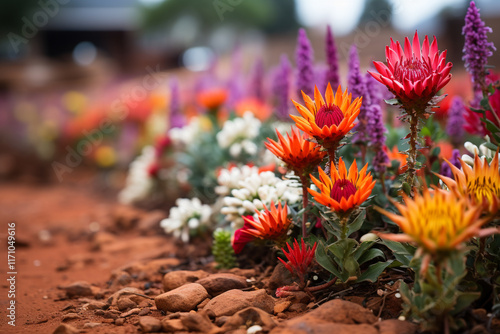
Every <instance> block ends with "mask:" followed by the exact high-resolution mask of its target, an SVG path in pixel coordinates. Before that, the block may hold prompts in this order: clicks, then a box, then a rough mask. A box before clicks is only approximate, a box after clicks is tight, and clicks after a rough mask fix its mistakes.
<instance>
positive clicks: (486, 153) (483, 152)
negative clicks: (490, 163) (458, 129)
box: [462, 136, 500, 166]
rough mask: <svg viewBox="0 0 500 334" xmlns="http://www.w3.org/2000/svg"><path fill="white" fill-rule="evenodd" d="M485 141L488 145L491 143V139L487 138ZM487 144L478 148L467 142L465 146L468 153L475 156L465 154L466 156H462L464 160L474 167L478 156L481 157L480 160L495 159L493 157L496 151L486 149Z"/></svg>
mask: <svg viewBox="0 0 500 334" xmlns="http://www.w3.org/2000/svg"><path fill="white" fill-rule="evenodd" d="M484 139H485V140H486V143H490V137H488V136H485V137H484ZM486 143H483V144H481V145H479V147H477V146H476V145H474V144H472V143H471V142H469V141H467V142H465V144H464V147H465V149H466V150H467V151H469V152H470V153H471V154H472V155H473V156H472V157H471V156H470V155H468V154H464V155H462V160H463V161H464V162H465V163H466V164H468V165H470V166H473V165H474V156H475V155H476V154H477V155H478V156H479V158H480V159H481V160H483V159H484V158H487V160H491V159H493V157H494V156H495V154H496V151H494V150H491V149H489V148H488V147H486ZM499 157H500V153H499Z"/></svg>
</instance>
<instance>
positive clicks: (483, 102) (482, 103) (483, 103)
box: [480, 98, 490, 110]
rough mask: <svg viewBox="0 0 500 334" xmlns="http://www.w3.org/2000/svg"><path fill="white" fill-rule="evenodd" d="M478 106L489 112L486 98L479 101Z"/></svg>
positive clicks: (488, 103)
mask: <svg viewBox="0 0 500 334" xmlns="http://www.w3.org/2000/svg"><path fill="white" fill-rule="evenodd" d="M480 104H481V107H482V108H483V109H484V110H490V101H489V100H488V98H483V99H481V102H480Z"/></svg>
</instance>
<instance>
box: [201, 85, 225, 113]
mask: <svg viewBox="0 0 500 334" xmlns="http://www.w3.org/2000/svg"><path fill="white" fill-rule="evenodd" d="M227 96H228V91H227V89H224V88H211V89H207V90H204V91H201V92H199V93H198V95H197V96H196V100H197V101H198V104H199V105H201V106H202V107H205V108H206V109H208V110H213V109H217V108H219V107H220V106H221V105H223V104H224V102H226V99H227Z"/></svg>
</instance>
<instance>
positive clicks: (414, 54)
mask: <svg viewBox="0 0 500 334" xmlns="http://www.w3.org/2000/svg"><path fill="white" fill-rule="evenodd" d="M385 55H386V60H387V65H385V64H384V63H382V62H380V61H375V62H373V63H374V65H375V68H376V69H377V71H378V72H379V73H372V72H369V73H370V74H371V75H372V76H373V77H374V78H375V79H376V80H378V81H379V82H381V83H383V84H384V85H386V86H387V88H388V89H389V90H390V91H391V92H392V93H393V94H394V95H395V96H396V98H397V99H399V100H400V101H401V102H402V103H414V102H418V103H419V104H420V103H421V104H427V103H428V102H429V101H430V100H431V99H432V97H433V96H434V95H436V93H437V92H438V91H439V90H440V89H441V88H443V87H444V86H445V85H446V84H447V83H448V82H449V81H450V79H451V74H450V71H451V68H452V66H453V64H452V63H450V62H449V63H446V50H445V51H443V52H442V53H441V54H439V51H438V45H437V41H436V37H435V36H434V40H433V41H432V44H430V46H429V38H428V37H427V36H425V38H424V43H423V45H422V48H420V42H419V40H418V34H417V32H415V36H414V37H413V43H410V40H409V39H408V37H406V38H405V46H404V50H403V48H402V47H401V44H400V43H399V42H396V43H394V41H393V40H392V38H391V45H390V46H386V48H385Z"/></svg>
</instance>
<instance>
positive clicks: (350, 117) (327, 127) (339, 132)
mask: <svg viewBox="0 0 500 334" xmlns="http://www.w3.org/2000/svg"><path fill="white" fill-rule="evenodd" d="M302 96H303V98H304V102H305V106H303V105H301V104H299V103H297V102H295V101H293V104H294V105H295V107H296V108H297V110H298V111H299V113H300V114H301V115H302V117H300V116H294V115H290V117H291V118H292V119H293V120H294V121H295V123H296V124H297V127H298V128H299V129H301V130H302V131H304V132H306V133H307V134H309V135H311V136H313V137H314V138H316V140H318V142H319V143H320V144H321V145H323V146H324V147H325V148H327V149H328V148H331V147H336V146H337V145H338V143H339V142H340V141H341V140H342V138H344V137H345V135H346V134H347V133H348V132H349V131H351V130H352V128H353V127H354V125H355V123H354V121H355V120H356V117H358V114H359V108H360V107H361V100H362V98H356V99H355V100H354V101H352V103H351V99H352V96H351V94H349V93H348V91H347V89H346V90H345V91H344V93H342V88H341V87H340V86H339V87H338V88H337V93H336V94H333V90H332V87H331V86H330V84H328V87H327V88H326V93H325V99H326V101H325V100H324V99H323V97H322V96H321V93H320V92H319V90H318V87H314V101H313V100H312V99H311V98H310V97H309V96H307V95H306V94H304V93H302Z"/></svg>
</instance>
